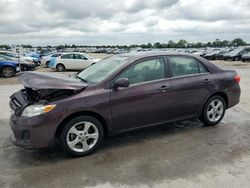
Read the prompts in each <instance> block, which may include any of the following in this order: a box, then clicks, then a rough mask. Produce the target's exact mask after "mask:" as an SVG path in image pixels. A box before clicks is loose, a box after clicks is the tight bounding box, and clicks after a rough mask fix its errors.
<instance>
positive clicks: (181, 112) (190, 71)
mask: <svg viewBox="0 0 250 188" xmlns="http://www.w3.org/2000/svg"><path fill="white" fill-rule="evenodd" d="M168 62H169V65H170V70H171V79H170V81H171V85H172V101H173V113H174V115H175V119H181V118H184V117H192V116H194V115H197V114H198V113H199V112H200V111H201V110H202V107H203V102H204V100H205V99H206V98H207V97H208V95H210V93H211V92H212V91H213V90H214V80H213V75H212V74H210V73H209V72H208V69H207V68H206V67H205V66H204V65H203V64H202V62H200V61H199V60H198V59H196V58H193V57H190V56H169V57H168Z"/></svg>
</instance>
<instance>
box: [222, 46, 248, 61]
mask: <svg viewBox="0 0 250 188" xmlns="http://www.w3.org/2000/svg"><path fill="white" fill-rule="evenodd" d="M248 52H250V47H238V48H236V49H234V50H232V51H230V52H228V53H226V54H225V55H224V56H223V58H224V60H228V59H232V60H233V61H239V60H241V57H242V55H244V54H246V53H248Z"/></svg>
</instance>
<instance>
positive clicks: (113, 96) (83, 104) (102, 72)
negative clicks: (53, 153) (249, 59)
mask: <svg viewBox="0 0 250 188" xmlns="http://www.w3.org/2000/svg"><path fill="white" fill-rule="evenodd" d="M18 79H19V80H20V81H21V82H22V84H23V85H24V88H23V89H22V90H20V91H17V92H16V93H14V94H13V95H12V96H11V97H10V98H11V100H10V103H9V104H10V108H11V109H12V114H11V117H10V126H11V129H12V131H13V135H12V139H13V142H14V143H15V144H16V145H17V146H20V147H23V148H27V149H39V148H44V147H49V146H53V145H54V144H55V143H60V145H61V146H62V148H63V149H64V150H65V151H66V152H67V153H69V154H71V155H74V156H83V155H87V154H90V153H92V152H93V151H95V150H96V149H97V148H98V147H99V146H100V144H101V143H102V142H103V140H104V138H105V137H108V136H111V135H115V134H118V133H121V132H124V131H128V130H133V129H138V128H142V127H148V126H155V125H159V124H164V123H167V122H174V121H180V120H185V119H189V118H199V119H200V120H201V121H202V122H203V123H204V125H207V126H214V125H217V124H218V123H219V122H220V121H221V120H222V118H223V116H224V114H225V111H226V110H227V109H228V108H231V107H232V106H234V105H236V104H237V103H238V102H239V99H240V86H239V82H240V77H239V76H238V75H237V73H236V72H235V71H233V70H223V69H221V68H218V67H217V66H215V65H214V64H212V63H210V62H209V61H207V60H205V59H203V58H201V57H197V56H193V55H190V54H183V53H177V52H142V53H131V54H121V55H115V56H112V57H109V58H106V59H104V60H102V61H100V62H98V63H96V64H94V65H92V66H90V67H89V68H87V69H85V70H83V71H82V72H80V73H79V74H78V75H76V76H71V77H69V76H67V75H64V76H63V75H60V76H59V75H57V74H48V73H35V72H24V73H21V74H19V75H18Z"/></svg>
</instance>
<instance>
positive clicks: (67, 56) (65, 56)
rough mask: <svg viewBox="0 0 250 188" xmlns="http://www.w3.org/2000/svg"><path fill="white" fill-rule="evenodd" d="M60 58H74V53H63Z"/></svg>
mask: <svg viewBox="0 0 250 188" xmlns="http://www.w3.org/2000/svg"><path fill="white" fill-rule="evenodd" d="M62 59H74V55H73V54H65V55H63V56H62Z"/></svg>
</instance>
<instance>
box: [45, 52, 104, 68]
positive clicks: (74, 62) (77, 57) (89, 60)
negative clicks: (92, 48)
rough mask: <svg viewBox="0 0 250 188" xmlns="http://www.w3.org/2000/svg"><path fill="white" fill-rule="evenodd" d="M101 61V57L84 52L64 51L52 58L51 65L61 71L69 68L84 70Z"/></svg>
mask: <svg viewBox="0 0 250 188" xmlns="http://www.w3.org/2000/svg"><path fill="white" fill-rule="evenodd" d="M98 61H100V59H94V58H93V57H91V56H89V55H87V54H83V53H77V52H72V53H64V54H62V55H61V56H59V57H56V58H52V59H51V61H50V63H49V67H50V68H54V69H56V70H57V71H59V72H62V71H65V70H67V69H74V70H83V69H86V68H88V67H89V66H91V65H92V64H95V63H96V62H98Z"/></svg>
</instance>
